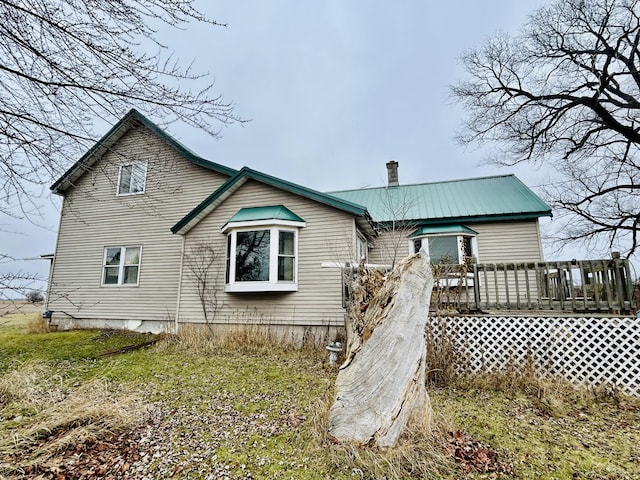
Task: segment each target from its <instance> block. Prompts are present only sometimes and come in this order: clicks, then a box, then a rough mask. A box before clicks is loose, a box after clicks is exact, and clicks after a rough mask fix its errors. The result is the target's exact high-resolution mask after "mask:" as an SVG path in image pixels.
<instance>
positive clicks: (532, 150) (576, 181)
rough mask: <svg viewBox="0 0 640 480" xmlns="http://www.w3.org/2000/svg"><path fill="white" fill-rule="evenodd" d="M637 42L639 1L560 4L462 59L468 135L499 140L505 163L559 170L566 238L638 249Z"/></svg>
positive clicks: (552, 196) (457, 91)
mask: <svg viewBox="0 0 640 480" xmlns="http://www.w3.org/2000/svg"><path fill="white" fill-rule="evenodd" d="M639 44H640V6H639V4H638V1H637V0H557V1H555V2H553V3H551V4H550V5H549V6H545V7H543V8H541V9H539V10H537V11H535V12H534V13H533V14H532V15H530V17H529V20H528V22H527V23H526V24H525V25H524V27H523V28H522V30H521V31H520V32H519V33H518V34H517V35H514V36H511V35H507V34H497V35H495V36H493V37H492V38H490V39H489V40H487V41H486V42H485V43H484V44H483V45H482V46H481V47H479V48H477V49H474V50H471V51H470V52H468V53H467V54H466V55H464V57H463V62H464V66H465V68H466V71H467V78H466V79H465V80H463V81H461V82H460V83H458V84H457V85H455V86H454V87H453V88H452V92H453V95H454V96H455V97H456V98H457V99H458V100H459V101H460V102H461V103H462V105H464V107H465V108H466V111H467V113H468V117H467V119H466V122H465V124H464V127H463V130H462V133H461V135H460V140H461V141H462V142H463V143H470V142H476V141H480V142H484V141H487V142H492V143H494V144H495V145H496V146H497V147H498V148H499V150H498V153H497V154H496V155H495V156H492V157H491V158H490V161H491V162H493V163H496V164H499V165H514V164H517V163H521V162H533V163H536V162H539V163H544V164H545V165H548V166H552V167H553V169H554V171H555V173H554V177H555V178H554V181H553V182H551V183H552V185H550V186H548V187H547V188H546V190H545V195H546V196H547V197H548V199H549V201H550V202H551V203H552V206H553V207H554V208H555V209H556V210H557V211H559V212H560V217H561V218H564V219H565V220H566V221H564V222H562V227H561V229H559V232H558V233H559V236H558V238H560V239H563V240H569V241H573V240H578V241H587V242H594V245H596V244H599V242H601V241H602V240H603V239H606V241H607V243H608V246H609V248H615V249H619V250H621V251H625V252H627V253H629V254H633V253H634V252H635V251H637V249H638V247H639V246H640V243H639V242H640V238H639V237H638V233H639V224H640V207H639V206H640V156H639V155H638V154H639V152H638V149H639V147H640V72H639V71H638V66H639V65H640V47H639Z"/></svg>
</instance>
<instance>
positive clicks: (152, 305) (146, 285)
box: [48, 127, 227, 322]
mask: <svg viewBox="0 0 640 480" xmlns="http://www.w3.org/2000/svg"><path fill="white" fill-rule="evenodd" d="M132 161H146V162H147V177H146V187H145V192H144V194H140V195H128V196H117V195H116V188H117V182H118V173H119V167H120V165H127V164H130V163H131V162H132ZM226 178H227V177H226V176H224V175H221V174H218V173H216V172H211V171H209V170H207V169H204V168H202V167H199V166H196V165H194V164H192V163H191V162H188V161H187V160H185V159H184V158H183V157H182V156H181V155H179V154H178V153H177V152H176V151H175V150H174V149H173V148H171V147H170V146H168V145H167V144H166V143H164V142H163V141H161V140H160V139H159V138H158V137H156V136H155V135H153V134H151V133H150V132H149V131H148V130H146V129H145V128H144V127H137V128H136V127H134V128H133V129H132V130H130V131H129V132H128V133H126V134H125V135H124V136H123V137H122V139H121V140H120V141H119V142H118V144H117V145H116V147H115V148H114V150H113V151H111V152H108V153H107V154H105V155H104V157H103V158H102V159H101V160H100V161H98V163H97V164H96V165H95V166H94V168H93V169H92V170H91V171H88V172H86V173H85V174H84V175H83V176H82V177H80V179H79V180H78V181H77V184H76V185H75V186H74V187H72V188H70V189H69V191H68V192H67V193H66V195H65V198H64V200H63V205H62V213H61V221H60V228H59V233H58V241H57V246H56V256H55V263H54V268H53V273H52V278H51V285H50V288H49V300H48V308H49V309H50V310H52V311H53V312H54V322H55V319H56V317H62V316H64V315H63V312H64V313H66V314H68V315H69V316H72V317H74V318H77V319H100V320H152V321H172V320H173V318H174V316H175V311H176V301H177V291H178V278H179V270H180V268H179V267H180V260H181V247H182V239H181V238H180V237H179V236H177V235H173V234H172V233H171V231H170V228H171V227H172V226H173V225H174V224H175V223H176V222H177V221H178V220H180V219H181V218H182V217H183V216H184V215H185V214H186V213H188V212H189V211H190V210H191V209H192V208H193V207H195V206H196V205H197V204H198V203H199V202H200V201H202V199H203V198H205V197H206V196H207V195H209V194H210V193H211V192H212V191H214V190H215V189H216V188H217V187H218V186H219V185H221V184H222V182H224V181H225V180H226ZM138 245H139V246H141V247H142V253H141V264H140V276H139V285H138V286H111V285H110V286H102V285H101V280H102V264H103V255H104V248H105V247H120V246H138Z"/></svg>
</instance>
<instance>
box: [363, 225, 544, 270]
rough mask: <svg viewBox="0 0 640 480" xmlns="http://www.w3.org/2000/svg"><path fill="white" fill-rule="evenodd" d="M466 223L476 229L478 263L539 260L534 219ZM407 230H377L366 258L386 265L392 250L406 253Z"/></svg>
mask: <svg viewBox="0 0 640 480" xmlns="http://www.w3.org/2000/svg"><path fill="white" fill-rule="evenodd" d="M465 225H466V226H467V227H469V228H471V229H472V230H475V231H476V232H478V235H477V236H476V237H475V238H476V242H477V244H476V245H477V252H476V254H477V255H478V257H479V258H478V261H479V262H480V263H505V262H521V261H530V262H541V261H543V260H544V259H543V254H542V241H541V238H540V228H539V226H538V221H537V220H527V221H512V222H491V223H468V224H465ZM414 230H415V228H413V229H410V230H409V231H406V232H402V231H381V232H380V235H379V236H378V237H377V238H376V239H375V240H374V242H373V245H374V248H373V249H372V250H371V251H370V252H369V262H370V263H373V264H383V265H390V264H391V259H392V258H393V255H394V253H395V254H397V257H398V258H397V260H400V259H402V258H404V257H405V256H407V255H409V253H410V249H409V245H410V239H409V235H411V233H412V232H413V231H414Z"/></svg>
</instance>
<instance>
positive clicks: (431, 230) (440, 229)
mask: <svg viewBox="0 0 640 480" xmlns="http://www.w3.org/2000/svg"><path fill="white" fill-rule="evenodd" d="M454 233H461V234H463V235H464V234H466V235H477V234H478V232H476V231H475V230H472V229H470V228H469V227H465V226H464V225H460V224H452V225H429V226H426V227H420V228H419V229H418V230H416V231H415V232H413V233H412V234H411V235H409V236H410V237H421V236H423V235H437V234H454Z"/></svg>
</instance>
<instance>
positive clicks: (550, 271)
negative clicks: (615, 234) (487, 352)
mask: <svg viewBox="0 0 640 480" xmlns="http://www.w3.org/2000/svg"><path fill="white" fill-rule="evenodd" d="M434 274H435V277H436V283H435V285H434V293H433V298H432V307H433V309H439V310H445V311H446V310H449V311H457V312H460V313H465V312H490V311H492V310H497V311H501V310H527V311H564V312H576V313H585V312H589V313H610V314H611V313H612V314H628V313H629V314H630V313H633V312H635V310H636V309H637V307H638V306H637V305H636V304H635V303H634V300H633V281H632V278H631V275H630V270H629V262H628V260H626V259H623V258H611V259H605V260H571V261H555V262H512V263H467V264H463V265H435V266H434Z"/></svg>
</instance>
